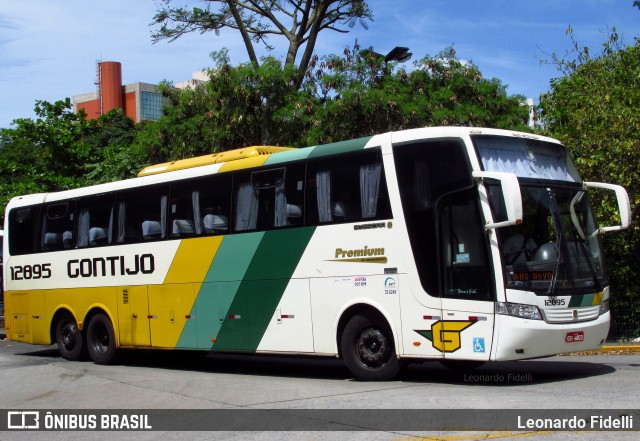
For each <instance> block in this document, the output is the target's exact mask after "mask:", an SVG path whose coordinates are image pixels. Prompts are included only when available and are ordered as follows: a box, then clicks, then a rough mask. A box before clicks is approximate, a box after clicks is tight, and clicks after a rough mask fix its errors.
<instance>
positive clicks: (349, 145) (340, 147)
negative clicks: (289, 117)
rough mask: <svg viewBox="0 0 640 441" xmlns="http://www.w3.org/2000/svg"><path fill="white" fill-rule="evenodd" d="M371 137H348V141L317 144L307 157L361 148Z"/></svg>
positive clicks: (335, 153)
mask: <svg viewBox="0 0 640 441" xmlns="http://www.w3.org/2000/svg"><path fill="white" fill-rule="evenodd" d="M371 138H373V137H372V136H365V137H364V138H357V139H350V140H348V141H340V142H334V143H333V144H325V145H319V146H317V147H315V148H314V149H313V151H312V152H311V153H310V154H309V158H316V157H318V156H327V155H338V154H340V153H348V152H353V151H357V150H362V149H363V148H364V146H365V145H367V143H368V142H369V141H370V140H371Z"/></svg>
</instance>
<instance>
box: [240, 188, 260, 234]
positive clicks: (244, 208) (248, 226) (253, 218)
mask: <svg viewBox="0 0 640 441" xmlns="http://www.w3.org/2000/svg"><path fill="white" fill-rule="evenodd" d="M257 223H258V193H257V192H256V191H255V190H254V189H253V187H252V186H251V183H249V182H246V183H244V184H240V185H239V186H238V193H237V194H236V220H235V230H236V231H243V230H254V229H255V228H256V225H257Z"/></svg>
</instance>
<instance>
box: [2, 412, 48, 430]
mask: <svg viewBox="0 0 640 441" xmlns="http://www.w3.org/2000/svg"><path fill="white" fill-rule="evenodd" d="M39 428H40V412H38V411H37V410H15V411H9V412H7V429H39Z"/></svg>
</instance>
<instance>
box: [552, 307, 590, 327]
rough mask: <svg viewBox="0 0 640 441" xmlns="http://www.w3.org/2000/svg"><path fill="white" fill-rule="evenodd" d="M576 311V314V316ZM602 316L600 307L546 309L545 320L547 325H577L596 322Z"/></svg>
mask: <svg viewBox="0 0 640 441" xmlns="http://www.w3.org/2000/svg"><path fill="white" fill-rule="evenodd" d="M574 311H576V313H575V314H574ZM599 315H600V305H595V306H585V307H581V308H568V309H545V310H544V318H545V321H546V322H547V323H575V322H586V321H588V320H595V319H597V318H598V316H599Z"/></svg>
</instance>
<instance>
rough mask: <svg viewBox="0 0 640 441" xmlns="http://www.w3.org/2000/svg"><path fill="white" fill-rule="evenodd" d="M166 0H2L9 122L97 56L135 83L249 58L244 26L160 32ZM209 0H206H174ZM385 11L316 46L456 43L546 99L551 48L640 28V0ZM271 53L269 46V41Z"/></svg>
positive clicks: (429, 5) (466, 2) (429, 50)
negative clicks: (172, 35)
mask: <svg viewBox="0 0 640 441" xmlns="http://www.w3.org/2000/svg"><path fill="white" fill-rule="evenodd" d="M157 2H159V0H108V1H104V0H64V1H51V0H20V1H18V0H0V128H11V127H12V125H11V123H12V121H13V120H14V119H18V118H35V113H34V111H33V108H34V106H35V102H36V100H45V101H49V102H55V101H57V100H61V99H64V98H66V97H69V98H71V97H73V96H74V95H80V94H83V93H89V92H93V91H95V90H96V86H95V84H94V83H95V80H96V62H97V61H119V62H121V63H122V80H123V84H130V83H136V82H144V83H152V84H155V83H158V82H160V81H163V80H167V81H170V82H173V83H177V82H181V81H186V80H189V79H191V74H192V73H193V72H195V71H198V70H201V69H204V68H207V67H212V66H213V64H214V63H213V62H212V61H211V58H210V53H211V52H213V51H217V50H220V49H222V48H227V49H228V50H229V55H230V58H231V64H232V65H237V64H240V63H242V62H246V61H247V60H248V57H247V55H246V52H245V49H244V46H243V45H242V41H241V39H240V37H239V34H237V33H236V32H234V31H231V30H226V31H222V32H221V34H220V35H219V36H216V35H215V34H214V33H206V34H200V33H194V34H189V35H187V36H184V37H181V38H180V39H178V40H176V41H174V42H171V43H169V42H166V41H162V42H159V43H155V44H153V43H152V41H151V32H152V30H153V28H152V27H150V23H151V21H152V19H153V16H154V14H155V12H156V10H157ZM173 4H175V5H176V6H185V5H191V6H202V5H203V4H204V2H203V1H201V0H173ZM368 4H369V6H370V8H371V10H372V11H373V14H374V21H373V22H369V24H368V29H364V28H362V27H359V26H357V27H355V28H353V29H351V31H350V32H349V33H346V34H344V33H337V32H331V31H324V32H323V33H321V34H320V37H319V40H318V43H317V45H316V54H317V55H319V56H322V55H326V54H340V53H342V51H343V50H344V49H345V48H346V47H351V46H352V45H353V43H354V42H355V40H356V39H357V40H358V43H359V44H360V46H361V47H362V48H365V47H372V48H373V49H374V50H375V51H377V52H379V53H383V54H385V53H387V52H389V51H390V50H391V49H393V47H395V46H405V47H408V48H409V49H410V51H411V52H412V53H413V54H414V55H413V59H412V60H410V61H408V62H407V64H408V65H409V66H408V67H411V66H410V63H412V62H413V61H414V60H416V59H419V58H422V57H424V56H426V55H436V54H438V53H439V52H440V51H442V50H443V49H445V48H446V47H449V46H453V47H454V48H455V50H456V53H457V56H458V57H459V58H460V59H462V60H467V61H471V62H473V63H474V64H476V65H477V66H478V67H479V69H480V71H481V72H482V74H483V75H484V77H485V78H498V79H499V80H500V81H501V82H502V84H504V85H506V86H507V93H508V94H510V95H515V94H520V95H525V96H526V97H529V98H533V99H534V101H535V102H538V98H539V96H540V94H541V93H545V92H547V91H549V90H550V80H551V79H553V78H555V77H558V76H559V75H560V74H559V72H558V71H557V69H556V68H555V67H553V66H551V65H548V64H541V60H544V59H549V57H550V54H552V53H556V54H559V55H564V54H565V53H566V51H567V50H569V49H570V48H571V41H570V39H569V38H568V37H567V35H566V30H567V28H568V27H569V26H571V27H572V28H573V32H574V35H575V38H576V40H577V41H578V42H579V43H580V44H581V45H582V46H587V47H589V48H590V49H591V51H592V53H595V52H598V51H599V50H600V48H601V47H602V43H603V42H604V41H605V38H606V35H607V32H608V30H610V29H612V28H614V27H615V28H616V29H617V31H618V33H619V34H621V35H622V36H623V38H624V41H625V42H626V43H628V44H631V43H633V41H634V37H636V36H640V10H639V9H637V8H634V7H633V0H573V1H566V0H564V1H562V0H536V1H532V0H528V1H523V0H369V1H368ZM270 42H271V44H273V45H274V46H275V50H274V51H273V52H272V55H274V56H276V57H279V58H284V53H285V51H286V41H284V40H278V39H272V40H270ZM261 53H262V54H263V55H264V54H266V53H267V52H266V51H264V50H262V52H261Z"/></svg>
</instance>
